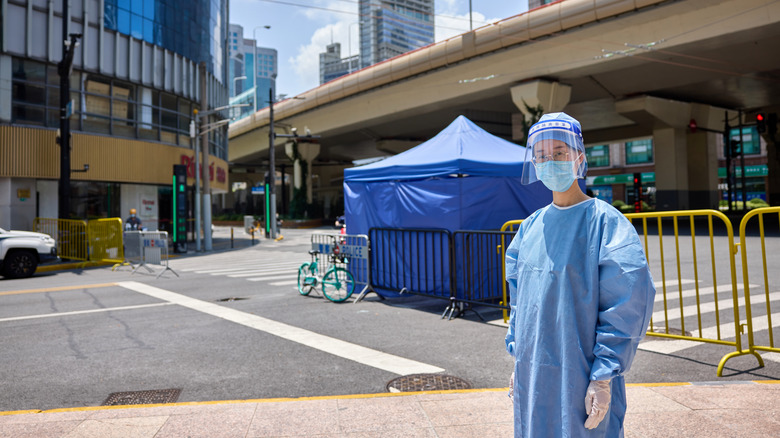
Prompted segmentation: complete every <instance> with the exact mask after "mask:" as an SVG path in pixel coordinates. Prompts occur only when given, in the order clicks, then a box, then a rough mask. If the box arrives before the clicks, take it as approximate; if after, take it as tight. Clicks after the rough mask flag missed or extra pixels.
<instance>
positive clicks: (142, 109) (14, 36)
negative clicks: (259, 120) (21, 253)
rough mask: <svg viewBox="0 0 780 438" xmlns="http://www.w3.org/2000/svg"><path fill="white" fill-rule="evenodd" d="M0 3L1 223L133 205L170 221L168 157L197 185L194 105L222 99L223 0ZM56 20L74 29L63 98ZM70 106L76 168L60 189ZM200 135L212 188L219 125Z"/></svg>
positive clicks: (218, 177) (97, 214) (221, 156)
mask: <svg viewBox="0 0 780 438" xmlns="http://www.w3.org/2000/svg"><path fill="white" fill-rule="evenodd" d="M63 6H67V7H63ZM0 9H1V10H0V29H1V30H2V32H0V33H1V34H2V35H0V157H2V158H0V227H2V228H17V229H23V230H24V229H31V227H32V224H33V218H35V217H45V218H56V217H58V216H59V215H60V214H65V213H63V212H62V211H61V210H64V211H68V214H69V215H71V216H72V217H75V218H101V217H123V218H124V217H127V215H128V213H129V210H130V209H131V208H135V209H136V210H137V211H138V216H139V217H140V218H141V219H142V220H143V225H144V226H145V227H147V228H148V229H150V230H155V229H158V228H159V229H166V227H167V224H170V219H171V192H172V188H171V183H172V175H173V165H174V164H185V165H187V166H188V169H189V176H190V177H189V178H188V184H189V186H190V190H189V194H190V195H189V196H192V193H193V191H192V187H193V183H194V180H195V169H196V166H195V162H194V155H195V154H194V150H193V149H194V144H195V142H194V141H193V139H192V138H191V137H190V129H189V128H190V122H192V121H193V120H194V110H200V112H201V114H202V113H205V112H206V111H207V110H209V109H211V108H217V107H221V106H224V105H227V103H228V83H229V80H228V57H227V47H226V42H227V39H228V29H227V17H228V12H229V11H228V0H189V1H183V0H143V1H140V0H132V1H131V0H101V1H82V0H58V1H49V2H42V1H39V0H14V1H12V2H8V1H3V2H2V8H0ZM64 23H67V26H63V24H64ZM63 27H66V30H67V32H68V33H73V34H81V37H80V41H79V45H78V46H76V49H75V51H74V52H73V53H74V54H75V56H74V57H73V69H72V72H67V71H65V72H64V74H65V75H68V77H69V79H70V80H69V82H70V100H69V101H68V102H66V104H65V105H61V102H60V75H59V72H58V67H57V66H58V63H59V62H60V61H61V60H62V59H63V52H66V51H67V52H68V53H70V50H64V49H63V32H62V30H63ZM201 66H203V69H201ZM202 71H203V72H205V73H201V72H202ZM204 85H205V88H203V86H204ZM204 103H205V106H204V105H203V104H204ZM61 109H64V110H62V111H61ZM66 114H67V115H68V120H69V125H70V132H71V136H70V137H69V138H70V151H69V157H70V162H71V166H70V167H71V169H73V170H72V171H71V172H72V173H71V174H70V176H69V178H70V183H69V184H67V181H66V182H64V183H63V184H62V185H63V186H66V188H64V189H63V190H64V193H60V192H59V185H60V184H59V183H60V181H61V175H60V164H59V163H60V157H61V152H62V151H61V150H60V147H59V145H58V143H57V134H58V132H59V128H60V119H61V117H62V116H65V115H66ZM225 117H227V111H224V112H218V113H211V114H209V115H207V116H206V117H203V118H202V121H203V123H204V124H208V123H216V122H217V121H218V120H220V119H223V118H225ZM207 139H208V145H207V146H208V147H207V150H208V151H209V157H208V161H209V165H208V167H207V168H208V169H213V170H212V172H211V177H210V178H209V182H210V190H211V193H212V194H215V195H218V194H220V193H226V192H227V156H228V155H227V126H222V127H216V128H215V129H213V130H212V131H210V132H209V133H208V134H207ZM62 153H63V154H65V152H62ZM66 156H67V155H66ZM87 166H88V168H87ZM63 178H66V179H67V177H64V176H63ZM60 200H63V202H68V204H69V205H68V206H60V205H59V204H60ZM190 205H192V204H190ZM60 207H62V209H60Z"/></svg>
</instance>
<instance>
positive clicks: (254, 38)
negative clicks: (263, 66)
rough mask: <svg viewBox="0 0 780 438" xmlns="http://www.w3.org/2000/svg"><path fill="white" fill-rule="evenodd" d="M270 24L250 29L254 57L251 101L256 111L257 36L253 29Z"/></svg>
mask: <svg viewBox="0 0 780 438" xmlns="http://www.w3.org/2000/svg"><path fill="white" fill-rule="evenodd" d="M270 28H271V26H269V25H267V24H266V25H265V26H255V28H254V29H252V39H253V40H254V51H255V54H254V57H253V59H252V64H253V65H252V89H253V90H255V95H254V97H253V98H252V101H253V102H254V105H255V107H254V110H255V112H257V64H258V62H257V37H256V36H255V31H256V30H257V29H270Z"/></svg>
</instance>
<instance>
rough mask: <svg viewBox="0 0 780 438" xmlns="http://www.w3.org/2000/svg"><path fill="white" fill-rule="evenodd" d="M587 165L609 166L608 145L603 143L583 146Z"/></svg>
mask: <svg viewBox="0 0 780 438" xmlns="http://www.w3.org/2000/svg"><path fill="white" fill-rule="evenodd" d="M585 157H586V158H587V159H588V167H609V145H607V144H603V145H600V146H593V147H588V148H585Z"/></svg>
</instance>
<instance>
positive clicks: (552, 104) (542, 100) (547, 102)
mask: <svg viewBox="0 0 780 438" xmlns="http://www.w3.org/2000/svg"><path fill="white" fill-rule="evenodd" d="M510 92H511V93H512V102H514V104H515V106H517V108H518V109H519V110H520V111H521V112H522V113H523V114H525V115H528V113H527V110H526V108H525V105H526V104H528V106H530V107H532V108H534V107H537V106H539V105H541V106H542V108H544V112H546V113H551V112H558V111H563V108H565V107H566V105H568V104H569V99H571V86H569V85H565V84H561V83H560V82H550V81H544V80H535V81H530V82H525V83H522V84H519V85H515V86H514V87H512V88H511V89H510Z"/></svg>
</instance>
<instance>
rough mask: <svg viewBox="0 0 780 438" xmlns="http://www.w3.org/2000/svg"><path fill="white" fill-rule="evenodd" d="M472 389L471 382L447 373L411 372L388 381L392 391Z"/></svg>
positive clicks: (388, 386) (388, 388)
mask: <svg viewBox="0 0 780 438" xmlns="http://www.w3.org/2000/svg"><path fill="white" fill-rule="evenodd" d="M449 389H471V383H469V382H467V381H465V380H463V379H461V378H459V377H455V376H448V375H446V374H411V375H408V376H401V377H398V378H397V379H393V380H391V381H389V382H387V390H388V391H390V392H414V391H445V390H449Z"/></svg>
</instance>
